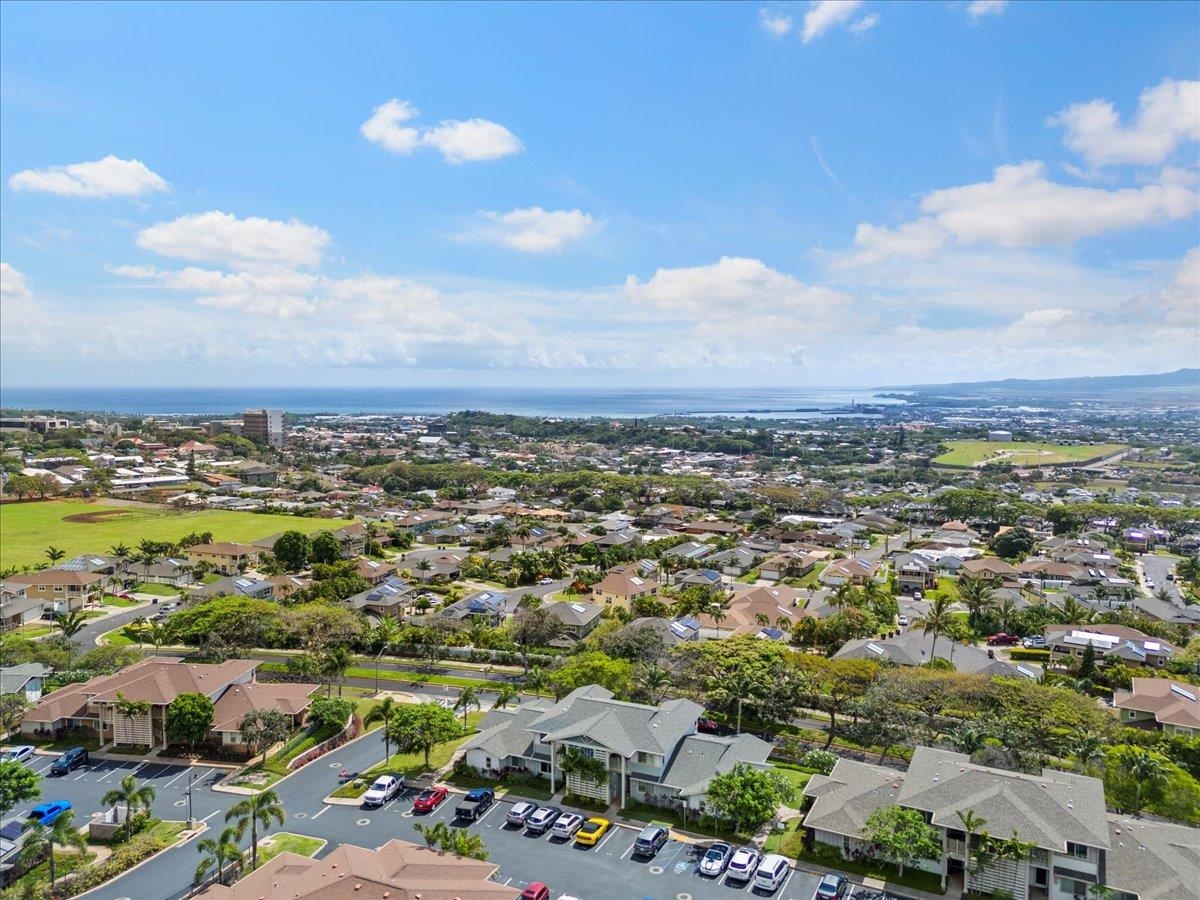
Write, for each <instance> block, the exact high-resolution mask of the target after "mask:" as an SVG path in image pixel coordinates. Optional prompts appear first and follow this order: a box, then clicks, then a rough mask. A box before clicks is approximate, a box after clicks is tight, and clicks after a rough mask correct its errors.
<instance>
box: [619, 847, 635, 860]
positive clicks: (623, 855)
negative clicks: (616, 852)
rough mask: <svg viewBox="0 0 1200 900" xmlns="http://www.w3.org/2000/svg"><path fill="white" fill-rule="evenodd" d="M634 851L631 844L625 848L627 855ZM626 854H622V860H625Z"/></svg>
mask: <svg viewBox="0 0 1200 900" xmlns="http://www.w3.org/2000/svg"><path fill="white" fill-rule="evenodd" d="M632 850H633V844H630V845H629V846H628V847H626V848H625V853H629V852H630V851H632ZM625 853H622V854H621V859H624V858H625Z"/></svg>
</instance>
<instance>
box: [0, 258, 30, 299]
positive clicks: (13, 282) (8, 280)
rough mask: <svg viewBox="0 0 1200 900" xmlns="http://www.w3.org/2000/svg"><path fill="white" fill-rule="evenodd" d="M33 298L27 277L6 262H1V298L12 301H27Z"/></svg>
mask: <svg viewBox="0 0 1200 900" xmlns="http://www.w3.org/2000/svg"><path fill="white" fill-rule="evenodd" d="M32 296H33V292H32V291H30V290H29V285H28V283H26V281H25V276H24V274H22V273H21V272H18V271H17V270H16V269H14V268H13V267H12V266H11V265H9V264H8V263H6V262H0V297H2V298H4V300H5V302H6V303H7V302H8V301H10V300H14V301H15V300H27V299H29V298H30V297H32Z"/></svg>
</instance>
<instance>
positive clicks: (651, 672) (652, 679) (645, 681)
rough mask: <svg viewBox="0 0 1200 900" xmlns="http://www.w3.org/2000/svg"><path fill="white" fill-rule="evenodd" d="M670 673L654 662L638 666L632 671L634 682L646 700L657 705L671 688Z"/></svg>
mask: <svg viewBox="0 0 1200 900" xmlns="http://www.w3.org/2000/svg"><path fill="white" fill-rule="evenodd" d="M671 681H672V679H671V673H670V672H668V671H667V670H666V669H665V668H663V667H662V666H660V665H657V664H655V663H651V664H649V665H644V666H639V667H638V669H637V670H636V671H635V672H634V684H635V685H636V687H637V690H638V692H639V693H640V694H641V695H642V696H643V697H645V698H646V702H648V703H653V704H654V705H655V706H657V705H658V704H659V703H661V702H662V701H663V698H664V697H666V695H667V691H669V690H670V689H671Z"/></svg>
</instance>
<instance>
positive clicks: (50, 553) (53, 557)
mask: <svg viewBox="0 0 1200 900" xmlns="http://www.w3.org/2000/svg"><path fill="white" fill-rule="evenodd" d="M66 555H67V551H66V550H60V549H58V548H57V547H55V546H54V545H53V544H51V545H50V546H49V547H47V548H46V559H48V560H50V564H51V565H54V563H56V562H58V561H59V560H60V559H62V558H63V557H64V556H66Z"/></svg>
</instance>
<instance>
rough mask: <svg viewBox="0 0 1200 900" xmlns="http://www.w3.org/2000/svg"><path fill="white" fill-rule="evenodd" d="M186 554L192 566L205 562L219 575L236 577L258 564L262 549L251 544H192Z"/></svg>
mask: <svg viewBox="0 0 1200 900" xmlns="http://www.w3.org/2000/svg"><path fill="white" fill-rule="evenodd" d="M187 553H188V562H190V563H191V564H192V565H193V566H197V565H199V564H200V563H202V562H206V563H209V564H210V565H212V566H213V567H214V569H215V570H216V571H217V572H218V573H220V574H221V575H238V574H240V573H241V572H242V571H243V569H245V568H247V567H249V566H252V565H254V564H255V563H257V562H258V559H259V556H260V555H261V554H262V549H261V548H260V547H255V546H253V545H251V544H229V543H224V544H193V545H192V546H190V547H188V551H187Z"/></svg>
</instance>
